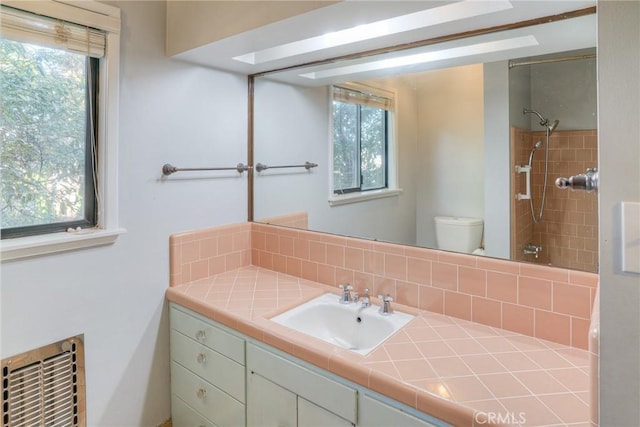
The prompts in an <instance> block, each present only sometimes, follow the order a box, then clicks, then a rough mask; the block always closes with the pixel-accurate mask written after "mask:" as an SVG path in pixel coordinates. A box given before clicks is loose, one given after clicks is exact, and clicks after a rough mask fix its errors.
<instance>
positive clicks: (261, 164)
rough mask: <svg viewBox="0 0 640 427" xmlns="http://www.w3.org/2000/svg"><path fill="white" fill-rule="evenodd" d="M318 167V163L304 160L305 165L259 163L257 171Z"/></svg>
mask: <svg viewBox="0 0 640 427" xmlns="http://www.w3.org/2000/svg"><path fill="white" fill-rule="evenodd" d="M317 167H318V164H317V163H311V162H304V164H303V165H282V166H268V165H265V164H263V163H257V164H256V171H258V172H262V171H263V170H267V169H283V168H305V169H306V170H309V169H311V168H317Z"/></svg>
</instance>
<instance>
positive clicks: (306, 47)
mask: <svg viewBox="0 0 640 427" xmlns="http://www.w3.org/2000/svg"><path fill="white" fill-rule="evenodd" d="M511 8H513V6H512V5H511V3H510V2H509V1H506V0H500V1H498V0H496V1H477V0H464V1H460V2H456V3H451V4H447V5H444V6H438V7H434V8H431V9H426V10H422V11H419V12H414V13H410V14H407V15H402V16H397V17H395V18H389V19H385V20H382V21H376V22H372V23H369V24H364V25H359V26H357V27H353V28H347V29H344V30H340V31H334V32H331V33H327V34H323V35H320V36H316V37H310V38H307V39H304V40H298V41H295V42H291V43H286V44H282V45H279V46H274V47H270V48H267V49H263V50H260V51H256V52H251V53H247V54H245V55H240V56H236V57H234V58H233V59H235V60H236V61H241V62H245V63H247V64H253V65H255V64H262V63H265V62H271V61H276V60H279V59H283V58H289V57H293V56H296V55H302V54H305V53H311V52H316V51H319V50H323V49H328V48H331V47H337V46H343V45H347V44H350V43H356V42H360V41H364V40H370V39H374V38H377V37H384V36H389V35H393V34H398V33H402V32H405V31H411V30H416V29H420V28H425V27H430V26H435V25H439V24H444V23H447V22H453V21H457V20H461V19H466V18H471V17H475V16H481V15H486V14H490V13H495V12H499V11H501V10H506V9H511Z"/></svg>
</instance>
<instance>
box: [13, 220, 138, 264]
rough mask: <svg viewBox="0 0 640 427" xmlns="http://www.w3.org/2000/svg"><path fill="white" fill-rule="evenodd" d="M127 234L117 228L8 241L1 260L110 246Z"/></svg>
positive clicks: (122, 229) (44, 235)
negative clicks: (121, 235)
mask: <svg viewBox="0 0 640 427" xmlns="http://www.w3.org/2000/svg"><path fill="white" fill-rule="evenodd" d="M126 232H127V230H125V229H124V228H116V229H109V230H85V231H81V232H77V233H67V232H62V233H52V234H43V235H40V236H29V237H19V238H16V239H6V240H3V241H2V243H0V260H1V261H2V262H5V261H10V260H16V259H21V258H29V257H34V256H40V255H48V254H53V253H57V252H66V251H72V250H76V249H84V248H90V247H93V246H102V245H109V244H111V243H114V242H115V241H116V239H117V238H118V236H119V235H120V234H124V233H126Z"/></svg>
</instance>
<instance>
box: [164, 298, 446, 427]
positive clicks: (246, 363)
mask: <svg viewBox="0 0 640 427" xmlns="http://www.w3.org/2000/svg"><path fill="white" fill-rule="evenodd" d="M169 311H170V323H171V412H172V422H173V425H174V426H175V427H193V426H205V427H226V426H229V427H240V426H251V427H258V426H259V427H262V426H278V427H296V426H297V427H353V426H358V427H360V426H362V427H388V426H396V425H397V426H400V425H401V426H403V427H405V426H406V427H432V426H449V424H446V423H444V422H442V421H440V420H438V419H435V418H433V417H430V416H429V415H426V414H422V413H419V412H418V411H416V410H415V409H412V408H409V407H407V406H406V405H403V404H400V403H398V402H395V401H393V400H391V399H388V398H385V397H383V396H382V395H379V394H377V393H375V392H373V391H372V390H369V389H367V388H365V387H362V386H360V385H357V384H354V383H351V382H350V381H347V380H344V379H342V378H340V377H337V376H335V375H333V374H331V373H329V372H326V371H324V370H322V369H320V368H317V367H314V366H312V365H309V364H307V363H305V362H303V361H300V360H298V359H296V358H295V357H293V356H290V355H287V354H286V353H283V352H281V351H279V350H276V349H273V348H271V347H269V346H268V345H266V344H263V343H261V342H257V341H255V340H253V339H252V338H249V337H245V336H243V335H241V334H239V333H236V332H235V331H233V330H231V329H228V328H227V327H225V326H223V325H219V324H217V323H216V322H214V321H211V320H209V319H207V318H205V317H203V316H200V315H198V314H196V313H194V312H192V311H190V310H187V309H185V308H183V307H180V306H178V305H176V304H173V303H172V304H171V305H170V310H169Z"/></svg>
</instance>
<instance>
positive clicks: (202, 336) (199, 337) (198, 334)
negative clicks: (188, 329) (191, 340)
mask: <svg viewBox="0 0 640 427" xmlns="http://www.w3.org/2000/svg"><path fill="white" fill-rule="evenodd" d="M206 337H207V333H206V332H205V331H203V330H202V329H200V330H198V331H197V332H196V339H197V340H198V341H203V340H204V339H205V338H206Z"/></svg>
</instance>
